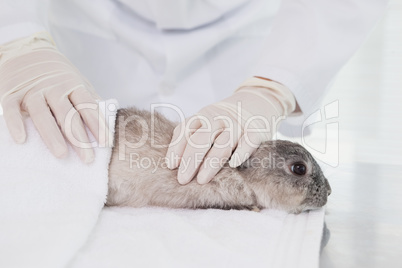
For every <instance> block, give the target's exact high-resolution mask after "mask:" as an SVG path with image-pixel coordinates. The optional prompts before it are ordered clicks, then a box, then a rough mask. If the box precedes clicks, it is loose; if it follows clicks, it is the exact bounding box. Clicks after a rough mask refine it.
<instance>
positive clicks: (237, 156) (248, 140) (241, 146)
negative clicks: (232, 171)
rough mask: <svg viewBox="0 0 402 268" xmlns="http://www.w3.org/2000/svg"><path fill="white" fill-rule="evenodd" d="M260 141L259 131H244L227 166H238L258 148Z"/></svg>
mask: <svg viewBox="0 0 402 268" xmlns="http://www.w3.org/2000/svg"><path fill="white" fill-rule="evenodd" d="M261 142H262V140H261V135H260V134H259V133H257V132H245V133H244V134H243V136H242V137H241V139H240V141H239V143H238V144H237V147H236V149H235V151H234V152H233V154H232V156H231V158H230V160H229V166H230V167H232V168H235V167H238V166H240V165H241V164H242V163H243V162H244V161H246V160H247V159H248V158H249V157H250V156H251V155H252V154H253V153H254V152H255V151H256V150H257V149H258V147H259V146H260V144H261Z"/></svg>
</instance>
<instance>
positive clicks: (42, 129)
mask: <svg viewBox="0 0 402 268" xmlns="http://www.w3.org/2000/svg"><path fill="white" fill-rule="evenodd" d="M24 106H25V110H26V111H27V112H28V113H29V115H30V117H31V118H32V121H33V123H34V125H35V127H36V129H37V130H38V132H39V134H40V136H41V137H42V140H43V141H44V142H45V144H46V146H47V147H48V148H49V150H50V152H51V153H52V154H53V155H54V156H56V157H58V158H62V157H65V156H66V155H67V153H68V148H67V144H66V141H65V140H64V137H63V135H62V134H61V132H60V129H59V127H58V125H57V123H56V120H55V118H54V117H53V115H52V112H51V111H50V109H49V106H48V104H47V103H46V100H45V98H44V97H43V96H42V95H41V94H34V95H31V96H29V97H27V99H26V101H25V105H24Z"/></svg>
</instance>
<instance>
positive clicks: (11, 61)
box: [0, 32, 106, 163]
mask: <svg viewBox="0 0 402 268" xmlns="http://www.w3.org/2000/svg"><path fill="white" fill-rule="evenodd" d="M98 99H99V97H98V96H97V95H96V93H95V91H94V89H93V88H92V86H91V84H90V83H89V82H88V81H87V80H86V79H85V77H83V76H82V75H81V74H80V72H79V71H78V70H77V69H76V68H75V67H74V66H73V65H72V63H71V62H70V61H69V60H68V59H67V58H66V57H64V56H63V55H62V54H61V53H60V52H59V51H58V50H57V48H56V47H55V44H54V42H53V40H52V38H51V37H50V35H49V34H48V33H46V32H41V33H37V34H34V35H32V36H30V37H27V38H23V39H19V40H16V41H13V42H11V43H7V44H5V45H2V46H0V100H1V106H2V108H3V113H4V119H5V121H6V124H7V127H8V129H9V131H10V134H11V136H12V137H13V139H14V140H15V142H17V143H24V142H25V139H26V136H27V134H26V131H25V127H24V122H23V115H24V114H29V116H30V117H31V118H32V121H33V123H34V124H35V127H36V129H37V130H38V132H39V133H40V135H41V137H42V139H43V141H44V142H45V144H46V145H47V147H48V148H49V150H50V151H51V152H52V154H54V155H55V156H56V157H64V156H66V154H67V152H68V148H67V144H66V141H65V139H64V137H65V138H66V139H67V140H68V141H69V142H70V143H71V144H72V145H73V148H74V149H75V151H76V152H77V153H78V155H79V156H80V158H81V159H82V161H84V162H85V163H89V162H91V161H92V160H93V159H94V152H93V149H92V145H91V143H89V138H88V135H87V132H86V129H85V126H84V123H83V121H82V120H84V122H85V124H86V125H87V126H88V128H89V129H90V130H91V132H92V133H93V135H94V137H95V138H96V139H97V140H98V141H99V145H100V146H105V142H106V141H105V140H104V139H105V136H106V135H103V133H105V132H106V124H105V121H104V119H103V118H102V117H101V116H100V115H99V113H98V105H97V100H98ZM63 135H64V137H63Z"/></svg>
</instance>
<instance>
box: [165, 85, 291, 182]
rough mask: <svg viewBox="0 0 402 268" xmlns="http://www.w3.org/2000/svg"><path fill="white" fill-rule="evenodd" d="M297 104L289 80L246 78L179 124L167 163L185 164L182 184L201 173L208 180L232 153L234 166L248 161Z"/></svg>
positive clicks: (199, 177)
mask: <svg viewBox="0 0 402 268" xmlns="http://www.w3.org/2000/svg"><path fill="white" fill-rule="evenodd" d="M295 108H296V101H295V98H294V96H293V94H292V93H291V92H290V90H289V89H288V88H287V87H285V86H284V85H282V84H280V83H277V82H274V81H271V80H265V79H261V78H256V77H254V78H251V79H249V80H246V82H244V83H243V84H242V85H241V86H240V87H239V88H238V89H237V90H236V91H235V93H234V94H233V95H232V96H230V97H229V98H226V99H224V100H222V101H221V102H218V103H215V104H212V105H209V106H207V107H205V108H203V109H201V110H200V111H199V112H198V113H197V114H195V115H194V116H192V117H190V118H187V119H186V120H185V121H184V122H181V123H180V124H179V125H178V126H177V127H176V128H175V130H174V132H173V137H172V141H171V143H170V145H169V148H168V151H167V154H166V160H167V162H166V165H167V167H168V168H170V169H174V168H177V167H179V170H178V181H179V183H181V184H186V183H188V182H190V181H191V180H192V179H193V177H194V176H195V175H196V174H197V173H198V174H197V182H198V183H200V184H205V183H208V182H209V181H210V180H211V179H212V178H213V177H214V176H215V175H216V174H217V173H218V172H219V170H220V169H221V168H222V166H223V164H225V162H226V161H227V160H228V159H229V157H230V161H229V165H230V166H231V167H237V166H239V165H240V164H242V163H243V162H244V161H246V160H247V159H248V157H249V156H250V155H251V154H252V153H253V152H254V151H255V150H256V149H257V148H258V146H259V145H260V144H261V143H262V142H263V141H267V140H270V139H271V138H272V136H273V135H274V134H275V133H276V130H277V128H278V124H279V122H280V121H281V120H283V119H284V117H285V116H287V115H288V114H290V113H291V112H293V111H294V110H295ZM233 151H234V152H233ZM232 153H233V154H232Z"/></svg>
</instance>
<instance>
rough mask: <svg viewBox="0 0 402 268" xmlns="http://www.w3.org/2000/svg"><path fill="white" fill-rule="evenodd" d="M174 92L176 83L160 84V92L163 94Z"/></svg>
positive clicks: (168, 94)
mask: <svg viewBox="0 0 402 268" xmlns="http://www.w3.org/2000/svg"><path fill="white" fill-rule="evenodd" d="M173 93H174V85H173V84H171V83H169V82H161V83H160V84H159V94H161V95H162V96H171V95H173Z"/></svg>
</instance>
